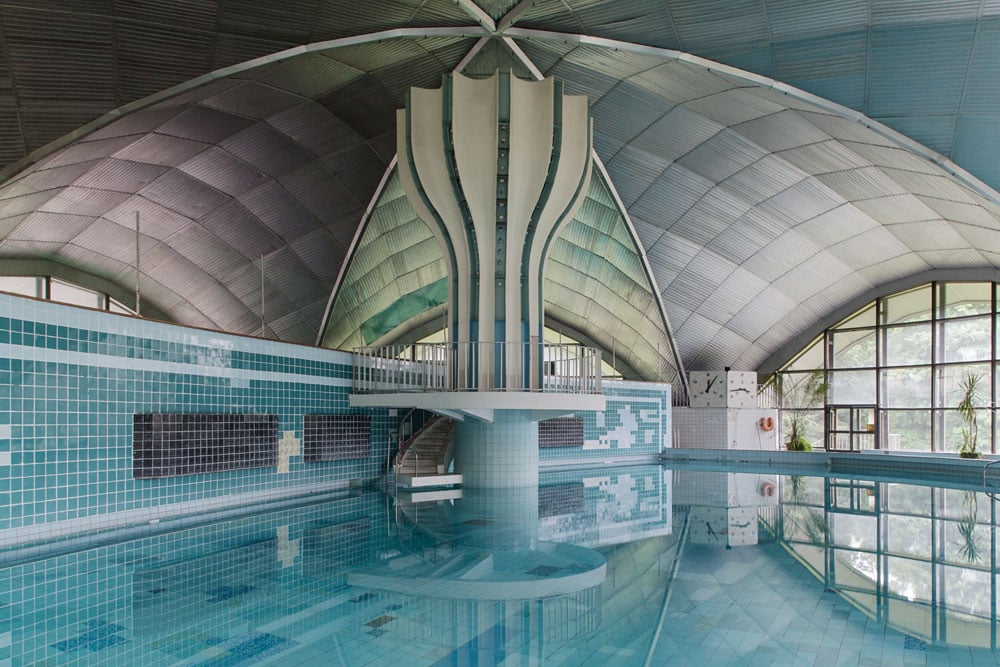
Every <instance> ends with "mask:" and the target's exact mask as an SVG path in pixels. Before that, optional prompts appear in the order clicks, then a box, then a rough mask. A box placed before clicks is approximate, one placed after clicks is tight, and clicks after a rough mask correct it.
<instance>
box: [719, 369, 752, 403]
mask: <svg viewBox="0 0 1000 667" xmlns="http://www.w3.org/2000/svg"><path fill="white" fill-rule="evenodd" d="M726 392H727V405H728V407H730V408H755V407H757V373H756V372H754V371H729V373H728V374H727V377H726Z"/></svg>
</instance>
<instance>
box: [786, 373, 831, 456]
mask: <svg viewBox="0 0 1000 667" xmlns="http://www.w3.org/2000/svg"><path fill="white" fill-rule="evenodd" d="M827 387H828V384H827V381H826V376H825V374H824V373H823V371H821V370H817V371H813V372H812V373H810V374H809V377H808V378H806V379H805V381H803V382H799V383H797V384H795V385H792V386H789V384H788V383H786V378H785V377H784V375H783V374H781V373H776V374H775V375H774V391H775V394H776V395H777V398H778V405H779V406H780V407H781V410H782V411H783V412H784V413H785V415H786V416H787V417H788V426H789V431H788V434H787V435H788V437H787V439H786V440H785V448H786V449H788V450H789V451H796V452H811V451H812V449H813V447H812V443H811V442H809V441H808V440H807V439H806V437H805V429H806V422H807V419H808V414H809V412H810V411H812V410H816V409H819V408H822V407H823V405H824V404H825V403H826V392H827Z"/></svg>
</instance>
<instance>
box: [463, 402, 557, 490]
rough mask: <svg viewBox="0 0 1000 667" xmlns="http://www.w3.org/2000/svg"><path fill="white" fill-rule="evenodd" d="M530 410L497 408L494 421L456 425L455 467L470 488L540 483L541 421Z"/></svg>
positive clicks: (469, 420) (507, 486) (508, 486)
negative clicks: (532, 417) (539, 422)
mask: <svg viewBox="0 0 1000 667" xmlns="http://www.w3.org/2000/svg"><path fill="white" fill-rule="evenodd" d="M529 416H530V413H529V412H528V411H527V410H497V411H496V412H495V413H494V420H493V423H492V424H490V423H487V422H480V421H476V420H473V419H466V420H465V421H461V422H458V424H457V425H456V426H455V470H456V471H457V472H460V473H462V484H463V485H464V486H469V487H480V488H484V487H492V488H503V487H506V488H518V487H525V486H537V485H538V424H537V423H535V422H533V421H531V420H530V419H529Z"/></svg>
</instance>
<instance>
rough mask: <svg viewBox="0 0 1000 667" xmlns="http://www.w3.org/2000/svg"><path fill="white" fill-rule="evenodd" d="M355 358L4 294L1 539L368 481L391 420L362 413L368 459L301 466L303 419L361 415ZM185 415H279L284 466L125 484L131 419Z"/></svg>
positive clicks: (0, 302) (0, 321) (0, 324)
mask: <svg viewBox="0 0 1000 667" xmlns="http://www.w3.org/2000/svg"><path fill="white" fill-rule="evenodd" d="M350 362H351V360H350V355H348V354H346V353H341V352H334V351H330V350H321V349H317V348H312V347H306V346H297V345H290V344H284V343H279V342H275V341H266V340H257V339H253V338H244V337H240V336H232V335H226V334H221V333H215V332H210V331H202V330H196V329H189V328H185V327H179V326H174V325H169V324H163V323H158V322H150V321H147V320H141V319H136V318H130V317H122V316H117V315H113V314H110V313H102V312H98V311H91V310H86V309H81V308H74V307H71V306H65V305H61V304H56V303H50V302H41V301H34V300H30V299H23V298H19V297H15V296H10V295H4V294H0V536H2V535H3V534H4V533H3V532H2V531H5V530H6V531H8V532H9V531H10V530H15V529H23V528H26V527H30V526H35V525H40V524H51V523H52V522H64V523H63V524H62V527H61V528H60V530H59V533H60V534H66V533H67V532H74V530H75V529H76V528H78V529H81V530H87V529H89V526H88V520H91V519H93V518H94V517H105V518H107V517H109V516H112V517H113V516H115V515H116V514H118V513H123V512H125V513H131V515H133V518H134V515H135V514H136V512H135V511H136V510H145V509H148V508H161V507H164V506H168V505H171V504H173V503H180V502H184V503H188V504H192V505H193V506H197V507H199V508H201V509H202V510H203V509H205V508H206V504H205V501H211V500H212V499H216V498H218V499H229V498H232V497H233V496H234V494H237V495H238V494H246V493H257V492H262V491H270V492H274V493H285V491H286V490H287V491H288V492H289V493H291V492H293V491H294V488H295V487H300V486H303V485H310V488H313V487H322V486H324V485H328V486H331V487H336V486H344V485H347V484H348V483H357V482H359V481H372V480H375V479H377V478H379V477H380V476H381V474H382V467H383V466H384V462H385V456H386V445H387V442H388V439H389V438H388V436H389V433H390V432H391V431H392V430H394V428H395V421H396V418H395V417H390V416H389V411H386V410H370V411H367V412H368V414H370V415H371V416H372V435H371V437H372V450H371V454H370V456H369V457H368V458H366V459H354V460H349V461H339V462H325V463H305V462H303V460H302V448H301V441H302V430H303V416H304V415H305V414H310V413H313V414H338V413H340V414H346V413H351V412H355V410H352V409H351V408H349V406H348V394H349V392H350V382H351V366H350ZM190 412H198V413H265V414H277V415H278V416H279V433H280V434H281V436H282V439H283V440H285V444H284V447H285V448H286V450H287V451H289V452H290V456H289V457H288V458H287V470H284V467H283V466H279V467H267V468H256V469H251V470H239V471H231V472H225V473H213V474H203V475H187V476H181V477H170V478H160V479H139V480H137V479H133V477H132V419H133V414H135V413H190ZM289 434H290V438H289V437H288V436H289ZM296 448H297V451H296ZM219 502H220V503H221V502H222V500H220V501H219ZM209 508H210V507H209ZM139 514H140V515H141V514H142V512H141V511H140V512H139ZM122 516H123V515H122ZM65 522H69V523H68V524H67V523H65ZM113 524H114V522H111V523H110V524H108V523H105V524H103V526H104V527H107V526H108V525H113ZM67 526H70V528H67ZM22 532H23V531H22Z"/></svg>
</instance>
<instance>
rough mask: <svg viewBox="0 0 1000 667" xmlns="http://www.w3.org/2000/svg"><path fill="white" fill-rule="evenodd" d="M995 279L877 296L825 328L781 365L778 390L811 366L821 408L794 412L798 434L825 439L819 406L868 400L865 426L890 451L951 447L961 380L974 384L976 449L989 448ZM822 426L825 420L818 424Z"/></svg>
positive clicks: (798, 383)
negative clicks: (818, 380) (821, 389)
mask: <svg viewBox="0 0 1000 667" xmlns="http://www.w3.org/2000/svg"><path fill="white" fill-rule="evenodd" d="M996 341H997V284H996V283H988V282H935V283H930V284H926V285H922V286H920V287H916V288H913V289H909V290H906V291H904V292H898V293H896V294H891V295H888V296H884V297H880V298H878V299H876V300H875V301H873V302H872V303H870V304H868V305H866V306H865V307H864V308H862V309H861V310H859V311H858V312H856V313H855V314H854V315H851V316H850V317H848V318H847V319H845V320H843V321H841V322H840V323H838V324H837V325H835V326H833V327H830V328H829V329H827V330H826V331H825V332H824V333H823V335H822V336H820V337H819V338H818V339H816V340H815V341H814V342H813V343H811V344H810V345H809V346H808V347H807V348H806V349H805V350H803V351H802V352H801V353H800V354H799V355H797V356H796V357H795V358H794V359H793V360H792V361H791V362H789V363H788V364H787V365H786V366H785V367H784V368H782V370H781V371H780V375H781V380H782V392H781V393H782V396H783V397H787V396H792V395H794V392H795V390H796V389H800V390H801V388H802V387H805V386H806V383H807V382H808V381H809V380H810V378H815V377H817V372H819V373H820V374H821V377H822V378H823V379H824V381H825V389H826V392H825V395H826V398H825V405H821V404H814V405H811V406H794V405H783V408H786V410H785V423H786V424H788V422H789V419H790V417H791V413H792V412H793V411H792V410H788V408H803V407H805V408H808V409H802V410H800V411H799V412H800V414H799V417H800V418H801V422H803V423H804V424H805V427H806V433H807V438H808V439H810V440H811V441H812V442H813V443H814V444H817V443H822V442H824V438H825V431H824V423H825V422H824V418H826V419H827V420H828V419H829V418H830V417H829V415H830V413H829V412H824V408H825V407H829V406H845V405H874V406H876V409H875V411H874V414H873V417H872V420H873V422H874V423H873V424H872V427H871V428H873V429H877V431H878V434H879V446H880V447H882V448H889V449H907V450H920V451H937V452H956V451H958V450H959V448H960V447H961V445H962V442H963V435H962V429H963V427H964V422H963V420H962V418H961V416H960V414H959V412H958V404H959V402H960V401H961V399H962V396H963V386H964V385H965V384H966V383H967V382H968V379H969V378H970V377H972V378H975V379H976V381H977V383H978V386H979V391H978V399H977V400H976V402H975V407H976V414H977V422H978V448H979V450H980V451H983V452H994V451H996V441H997V437H996V430H997V427H996V419H995V414H994V409H993V406H994V405H995V402H996V394H997V361H998V357H997V342H996ZM826 430H827V431H828V430H829V425H826Z"/></svg>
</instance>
